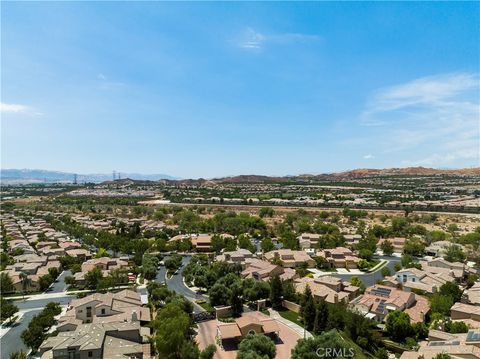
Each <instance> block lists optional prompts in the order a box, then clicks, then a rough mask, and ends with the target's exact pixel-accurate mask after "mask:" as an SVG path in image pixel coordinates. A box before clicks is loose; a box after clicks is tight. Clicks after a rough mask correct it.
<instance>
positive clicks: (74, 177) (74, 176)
mask: <svg viewBox="0 0 480 359" xmlns="http://www.w3.org/2000/svg"><path fill="white" fill-rule="evenodd" d="M73 184H77V174H76V173H75V174H74V175H73Z"/></svg>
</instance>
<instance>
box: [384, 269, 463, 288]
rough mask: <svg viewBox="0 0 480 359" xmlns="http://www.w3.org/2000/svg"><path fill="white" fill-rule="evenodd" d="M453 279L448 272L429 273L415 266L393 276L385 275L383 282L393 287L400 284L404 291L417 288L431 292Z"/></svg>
mask: <svg viewBox="0 0 480 359" xmlns="http://www.w3.org/2000/svg"><path fill="white" fill-rule="evenodd" d="M454 281H455V278H454V277H453V276H452V275H451V274H450V273H444V272H439V273H431V272H427V271H423V270H419V269H417V268H406V269H402V270H400V271H398V272H397V273H395V275H393V276H389V277H385V278H384V280H383V283H384V284H386V285H390V286H394V287H395V286H397V285H399V284H400V285H401V286H402V288H403V289H404V290H406V291H411V290H412V289H417V290H422V291H424V292H425V293H428V294H433V293H436V292H437V291H438V290H439V289H440V287H441V286H442V285H444V284H445V283H448V282H454Z"/></svg>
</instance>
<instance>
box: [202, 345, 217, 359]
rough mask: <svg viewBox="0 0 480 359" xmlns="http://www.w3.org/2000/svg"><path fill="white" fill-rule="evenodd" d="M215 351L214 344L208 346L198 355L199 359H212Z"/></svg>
mask: <svg viewBox="0 0 480 359" xmlns="http://www.w3.org/2000/svg"><path fill="white" fill-rule="evenodd" d="M216 351H217V346H216V345H215V344H210V345H208V346H207V347H206V348H205V349H203V350H202V352H201V353H200V359H213V356H214V355H215V353H216Z"/></svg>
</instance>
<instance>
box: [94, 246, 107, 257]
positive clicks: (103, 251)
mask: <svg viewBox="0 0 480 359" xmlns="http://www.w3.org/2000/svg"><path fill="white" fill-rule="evenodd" d="M102 257H108V252H107V250H106V249H105V248H99V249H98V252H97V254H95V258H102Z"/></svg>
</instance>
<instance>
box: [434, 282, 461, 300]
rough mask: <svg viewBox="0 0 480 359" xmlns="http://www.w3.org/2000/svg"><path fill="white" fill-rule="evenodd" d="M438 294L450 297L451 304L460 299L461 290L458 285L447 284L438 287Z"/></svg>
mask: <svg viewBox="0 0 480 359" xmlns="http://www.w3.org/2000/svg"><path fill="white" fill-rule="evenodd" d="M439 293H440V294H441V295H445V296H450V297H452V299H453V302H458V301H459V300H460V299H461V298H462V290H461V289H460V287H459V286H458V284H456V283H454V282H447V283H445V284H443V285H442V286H441V287H440V291H439Z"/></svg>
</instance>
